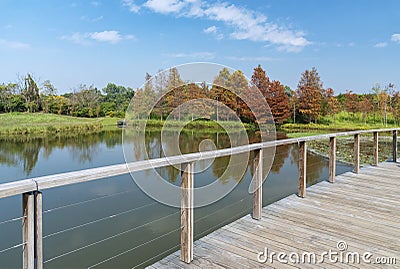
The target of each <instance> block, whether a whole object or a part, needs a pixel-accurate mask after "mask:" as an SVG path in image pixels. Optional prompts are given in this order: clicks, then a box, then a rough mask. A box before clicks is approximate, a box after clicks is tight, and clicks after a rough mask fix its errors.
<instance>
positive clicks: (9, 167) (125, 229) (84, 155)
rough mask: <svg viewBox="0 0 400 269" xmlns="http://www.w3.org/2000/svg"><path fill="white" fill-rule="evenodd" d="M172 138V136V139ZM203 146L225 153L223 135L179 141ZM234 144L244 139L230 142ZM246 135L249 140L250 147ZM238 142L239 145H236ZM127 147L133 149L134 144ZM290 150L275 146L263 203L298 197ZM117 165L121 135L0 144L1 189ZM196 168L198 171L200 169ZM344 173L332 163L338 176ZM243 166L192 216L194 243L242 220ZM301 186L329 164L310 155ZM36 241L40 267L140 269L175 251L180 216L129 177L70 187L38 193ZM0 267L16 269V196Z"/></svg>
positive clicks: (175, 179)
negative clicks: (221, 193)
mask: <svg viewBox="0 0 400 269" xmlns="http://www.w3.org/2000/svg"><path fill="white" fill-rule="evenodd" d="M170 135H171V136H174V135H177V134H174V133H171V134H170ZM204 139H211V140H213V141H214V143H216V144H217V146H218V148H224V147H229V146H230V142H229V139H228V137H227V136H226V135H224V134H221V133H219V134H216V133H215V134H195V133H191V132H190V133H184V134H181V136H180V140H179V143H180V148H181V150H182V151H183V152H195V151H197V150H198V145H199V143H200V142H201V141H203V140H204ZM234 139H236V140H237V141H239V144H240V141H242V140H243V139H244V138H243V137H241V136H240V135H237V136H236V137H234ZM256 139H257V138H256V137H255V136H254V135H250V141H251V142H254V141H256ZM243 141H244V140H243ZM129 143H133V146H134V144H135V141H131V142H129ZM161 146H163V147H166V148H167V149H168V143H166V144H163V145H162V143H161V139H160V134H159V133H158V132H149V133H146V148H147V149H146V151H147V152H150V157H151V158H155V157H159V156H160V152H161V151H160V148H161ZM134 148H135V154H134V156H135V158H136V159H137V160H140V159H144V158H145V157H144V156H145V154H144V149H140V147H134ZM297 156H298V148H297V145H288V146H281V147H278V148H277V149H276V156H275V160H274V164H273V166H272V169H271V172H270V174H269V175H268V177H267V180H266V182H265V183H264V185H263V191H264V196H263V204H264V205H267V204H270V203H272V202H274V201H277V200H279V199H281V198H283V197H285V196H288V195H290V194H292V193H296V192H297V184H298V166H297V160H298V159H297ZM123 162H124V156H123V146H122V134H121V130H115V131H106V132H103V133H100V134H96V135H88V136H84V137H72V138H51V137H49V138H45V139H24V140H21V139H15V140H13V139H10V140H7V141H5V140H1V141H0V171H1V173H0V183H4V182H10V181H15V180H20V179H25V178H29V177H36V176H43V175H48V174H54V173H61V172H67V171H74V170H80V169H85V168H92V167H100V166H104V165H111V164H118V163H123ZM228 162H229V157H224V158H218V159H216V160H215V161H214V162H213V163H212V165H211V166H210V167H209V168H208V169H207V170H205V171H204V172H202V173H200V174H196V175H195V184H196V185H197V186H200V185H205V184H208V183H210V182H213V181H215V180H216V179H217V178H219V177H220V176H221V175H222V174H223V172H224V168H225V166H226V164H227V163H228ZM199 165H200V164H199ZM350 169H351V168H350V167H349V166H345V165H342V164H338V167H337V173H338V174H339V173H343V172H344V171H349V170H350ZM251 170H252V168H251V167H250V166H248V167H247V170H246V173H245V175H244V177H243V178H239V177H238V176H237V175H235V174H234V173H232V174H231V175H228V176H227V177H224V179H223V180H219V184H222V185H223V184H228V183H229V182H230V181H237V182H239V184H238V185H237V187H236V188H235V189H234V190H233V191H232V192H231V193H229V194H228V195H227V196H226V197H224V198H223V199H222V200H220V201H218V202H217V203H214V204H212V205H209V206H205V207H202V208H198V209H195V238H199V237H202V236H204V235H206V234H207V233H210V232H211V231H213V230H215V229H216V228H218V227H220V226H222V225H224V224H226V223H229V222H232V221H233V220H235V219H237V218H239V217H241V216H243V215H245V214H248V213H249V212H250V210H251V202H252V196H251V195H250V194H249V193H248V186H249V183H250V180H251ZM307 171H308V172H307V180H308V182H307V183H308V184H309V185H310V184H313V183H315V182H318V181H320V180H322V179H326V178H327V177H328V161H327V160H326V159H324V158H322V157H320V156H317V155H314V154H311V153H309V154H308V162H307ZM158 172H159V173H160V174H161V175H163V177H164V178H165V180H168V181H169V182H171V183H173V184H179V183H180V179H179V174H180V173H179V171H178V170H177V169H175V168H173V167H167V168H163V169H159V170H158ZM153 173H154V172H152V171H144V172H140V173H135V175H134V176H135V177H140V178H143V177H147V178H153V177H154V174H153ZM43 207H44V208H43V210H44V215H43V226H44V227H43V229H44V230H43V234H44V260H45V268H88V267H90V268H142V267H144V266H146V265H149V264H151V263H153V262H155V261H157V260H158V259H160V258H162V257H164V256H166V255H167V254H170V253H171V252H173V251H175V250H177V249H179V240H180V239H179V227H180V215H179V212H180V211H179V209H177V208H173V207H168V206H164V205H162V204H159V203H157V202H156V201H154V200H152V199H151V198H149V197H147V196H146V195H145V194H144V193H143V192H142V191H141V190H140V189H139V188H138V187H137V186H136V184H135V183H134V181H133V180H132V178H131V176H130V175H122V176H117V177H111V178H107V179H102V180H97V181H93V182H89V183H83V184H76V185H70V186H66V187H60V188H56V189H50V190H46V191H44V192H43ZM0 212H1V213H0V238H1V240H0V264H1V267H2V268H21V260H22V257H21V247H17V248H14V249H11V250H8V251H4V252H1V251H2V250H4V249H6V248H9V247H12V246H15V245H18V244H20V243H21V220H20V219H17V220H15V221H10V222H4V221H7V220H10V219H13V218H19V217H20V216H21V197H20V196H15V197H10V198H5V199H0Z"/></svg>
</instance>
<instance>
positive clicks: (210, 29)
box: [203, 25, 224, 40]
mask: <svg viewBox="0 0 400 269" xmlns="http://www.w3.org/2000/svg"><path fill="white" fill-rule="evenodd" d="M203 32H204V33H205V34H211V35H213V36H214V37H215V38H216V39H217V40H221V39H223V38H224V35H223V34H221V33H219V32H218V28H217V27H216V26H215V25H213V26H210V27H208V28H206V29H204V30H203Z"/></svg>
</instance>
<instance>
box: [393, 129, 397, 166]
mask: <svg viewBox="0 0 400 269" xmlns="http://www.w3.org/2000/svg"><path fill="white" fill-rule="evenodd" d="M393 161H394V162H397V130H394V131H393Z"/></svg>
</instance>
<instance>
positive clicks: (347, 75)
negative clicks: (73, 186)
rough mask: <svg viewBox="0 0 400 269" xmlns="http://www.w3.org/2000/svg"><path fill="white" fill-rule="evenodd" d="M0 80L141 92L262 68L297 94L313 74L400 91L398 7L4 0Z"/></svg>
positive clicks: (334, 82) (338, 87)
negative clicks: (175, 77) (176, 70)
mask: <svg viewBox="0 0 400 269" xmlns="http://www.w3.org/2000/svg"><path fill="white" fill-rule="evenodd" d="M0 10H1V16H0V61H1V65H0V83H2V82H5V83H7V82H11V81H15V80H16V78H17V74H26V73H27V72H31V73H33V74H34V76H35V77H36V78H38V79H40V81H42V82H43V81H44V80H46V79H49V80H51V81H52V83H53V84H54V85H55V86H56V87H57V88H58V90H59V92H60V93H63V92H67V91H70V90H71V89H72V88H74V87H77V86H78V85H79V84H81V83H84V84H88V85H90V84H94V85H95V86H96V87H98V88H103V87H104V86H105V85H106V84H107V83H108V82H114V83H116V84H120V85H125V86H130V87H133V88H137V87H140V86H141V85H142V84H143V82H144V76H145V73H146V72H149V73H150V74H154V73H156V72H157V71H158V70H160V69H165V68H169V67H171V66H174V65H178V64H183V63H187V62H198V61H200V62H204V61H206V62H215V63H220V64H223V65H227V66H230V67H232V68H234V69H241V70H243V72H244V73H245V74H246V75H247V76H251V73H252V69H253V68H254V67H256V66H257V65H258V64H261V65H262V66H263V67H264V69H266V71H267V74H268V75H269V76H270V77H271V78H272V79H277V80H280V81H281V82H282V83H283V84H286V85H289V86H290V87H292V88H295V87H296V85H297V82H298V81H299V79H300V76H301V73H302V72H303V71H304V70H305V69H310V68H312V67H313V66H315V67H316V68H317V70H318V71H319V74H320V76H321V79H322V81H323V82H324V86H325V87H332V88H333V89H334V90H335V91H336V92H345V91H346V90H347V89H352V90H353V91H355V92H358V93H362V92H369V91H370V89H371V87H372V86H373V85H374V84H375V83H377V82H379V83H381V84H382V85H385V84H387V83H388V82H392V83H394V84H395V85H396V86H397V89H400V75H399V71H400V68H399V63H400V1H398V0H393V1H391V0H385V1H381V0H376V1H375V0H352V1H348V0H336V1H321V0H303V1H297V0H271V1H218V2H214V1H206V0H123V1H119V0H118V1H111V0H109V1H105V0H95V1H48V0H27V1H15V0H0Z"/></svg>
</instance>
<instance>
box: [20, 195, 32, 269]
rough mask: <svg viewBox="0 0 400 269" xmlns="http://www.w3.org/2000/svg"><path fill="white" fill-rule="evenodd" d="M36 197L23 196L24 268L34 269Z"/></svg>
mask: <svg viewBox="0 0 400 269" xmlns="http://www.w3.org/2000/svg"><path fill="white" fill-rule="evenodd" d="M34 199H35V197H34V194H33V193H32V192H28V193H24V194H22V216H23V219H22V243H24V245H23V246H22V268H23V269H34V268H35V265H34V262H35V256H34V255H35V246H34V245H35V212H34V210H35V200H34Z"/></svg>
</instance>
